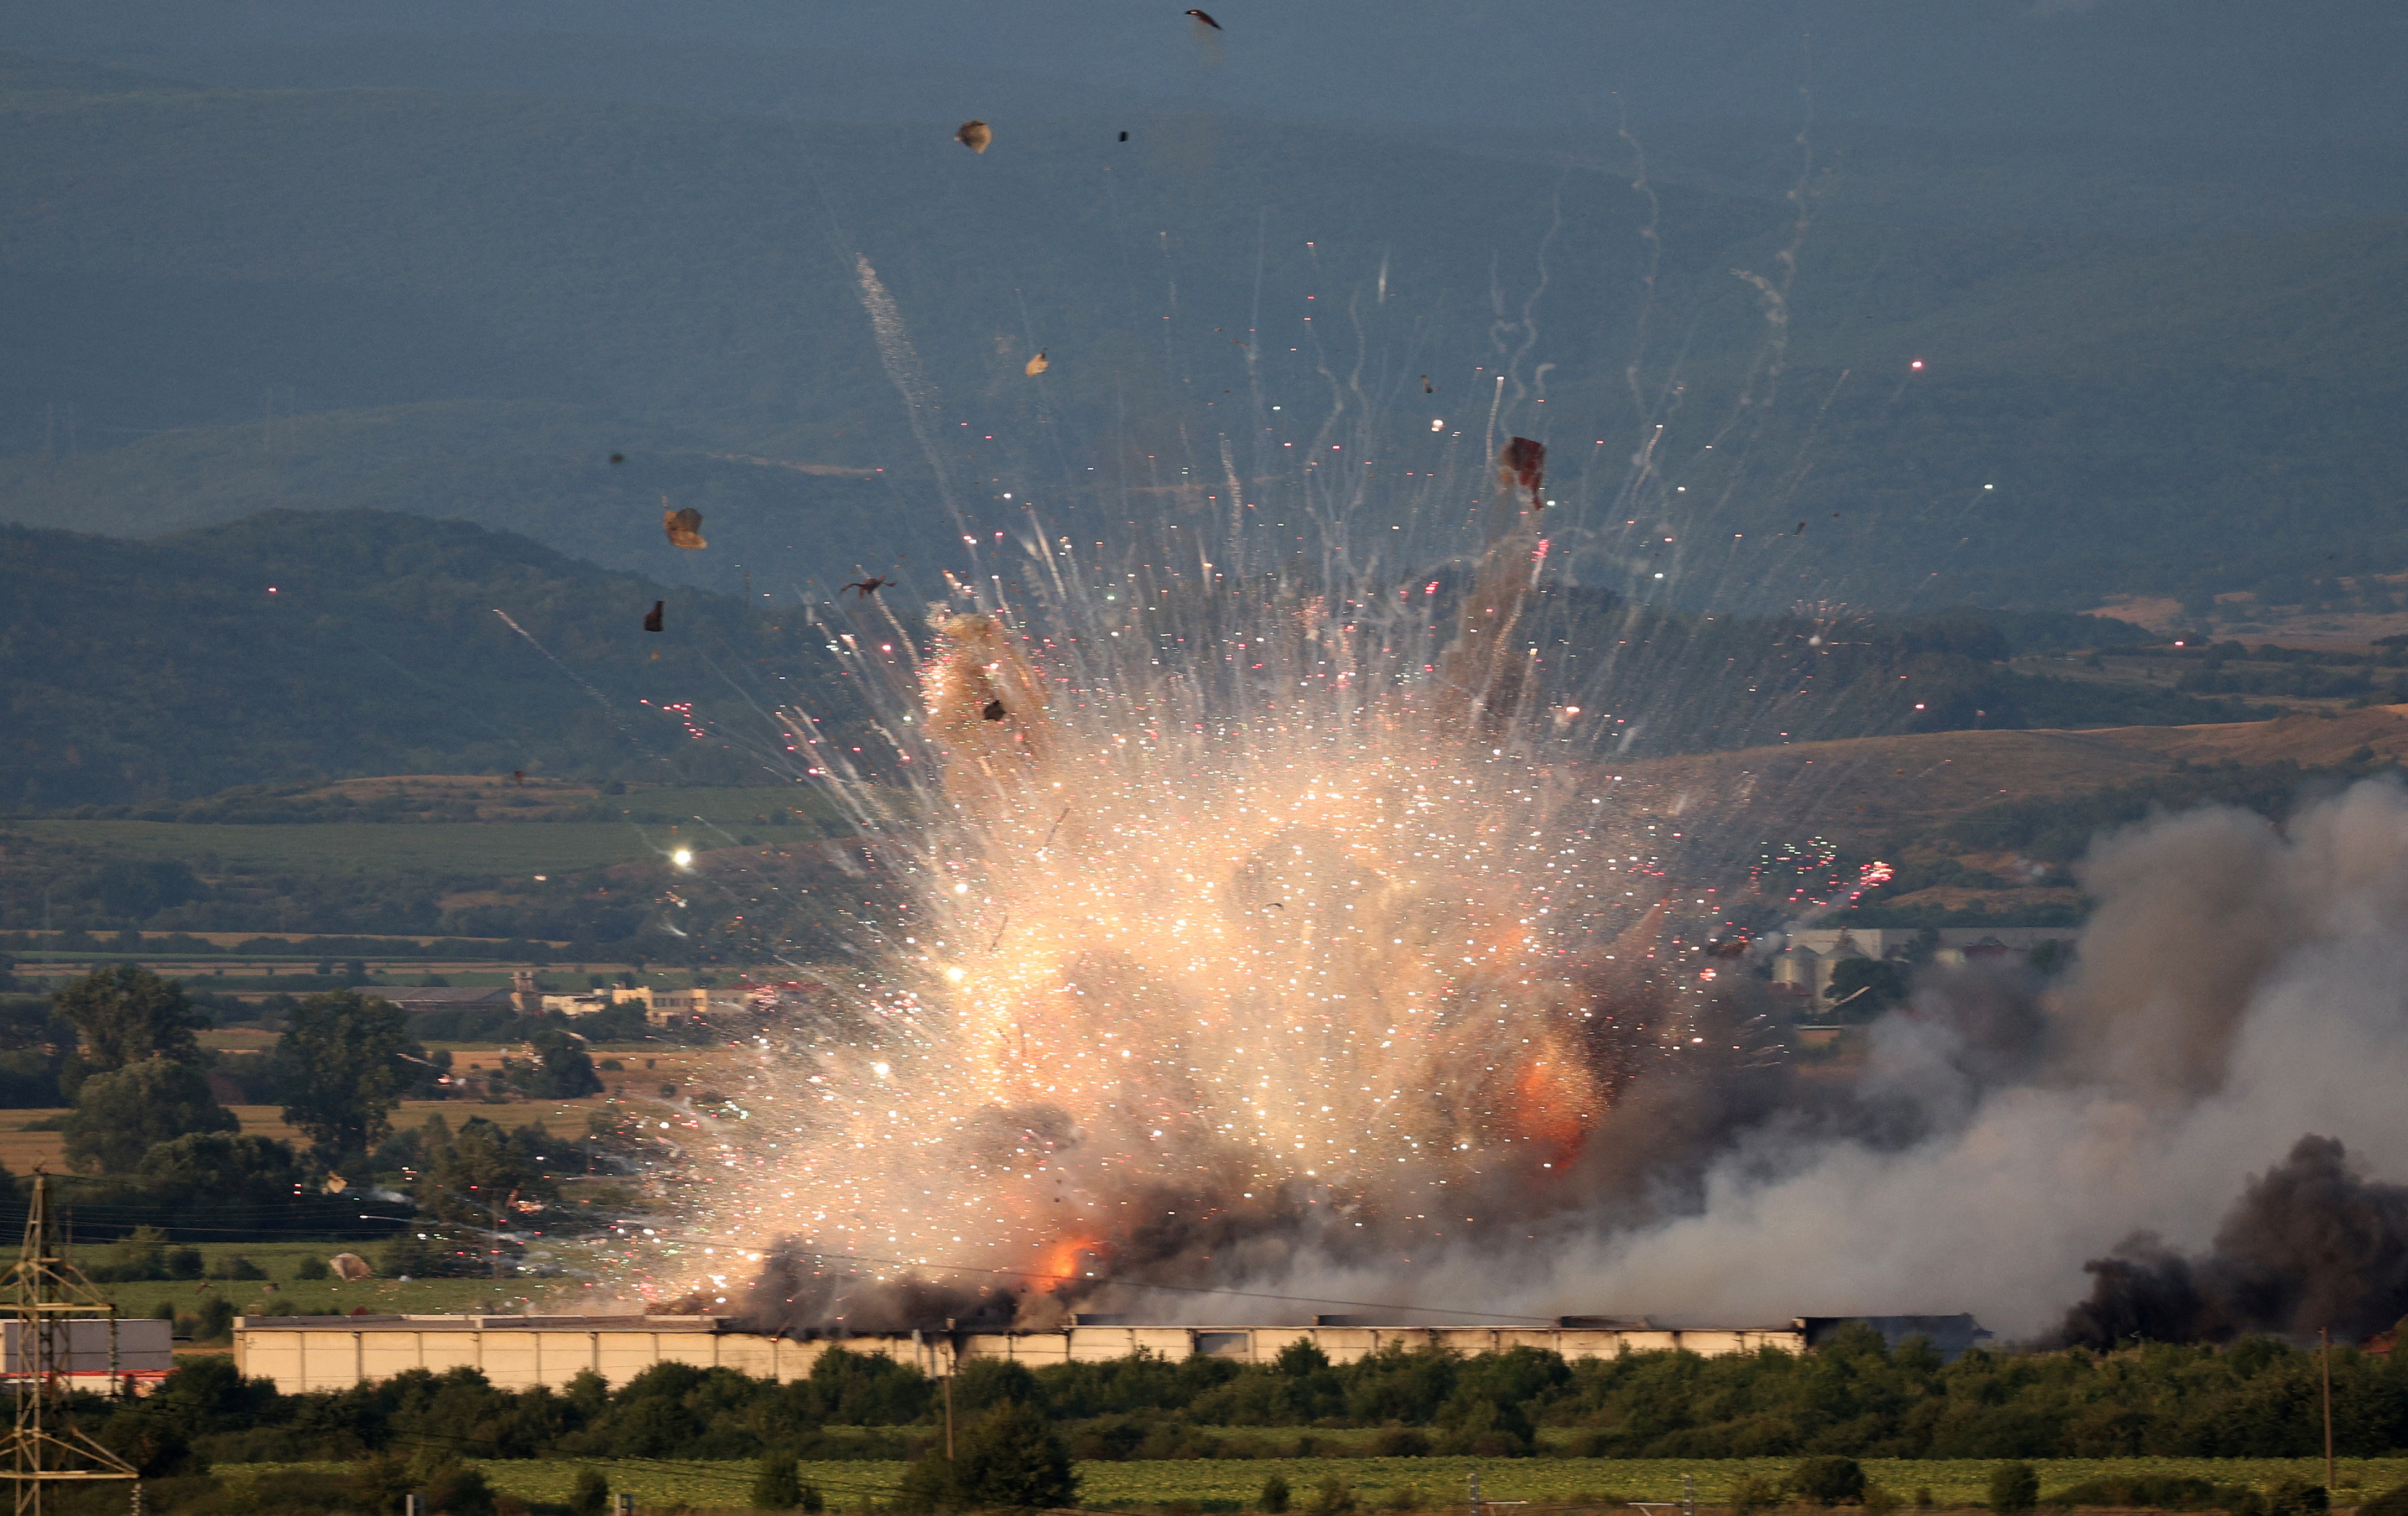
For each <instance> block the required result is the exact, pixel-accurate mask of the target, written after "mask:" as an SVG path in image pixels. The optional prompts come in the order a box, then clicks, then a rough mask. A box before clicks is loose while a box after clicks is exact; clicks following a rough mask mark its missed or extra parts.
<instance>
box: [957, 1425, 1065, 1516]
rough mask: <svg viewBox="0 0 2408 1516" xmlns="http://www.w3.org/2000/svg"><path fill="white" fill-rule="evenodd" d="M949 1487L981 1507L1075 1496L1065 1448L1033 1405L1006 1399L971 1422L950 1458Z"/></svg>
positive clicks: (1057, 1501)
mask: <svg viewBox="0 0 2408 1516" xmlns="http://www.w3.org/2000/svg"><path fill="white" fill-rule="evenodd" d="M953 1493H954V1494H955V1495H956V1496H957V1497H958V1498H959V1499H961V1500H962V1501H964V1502H966V1503H968V1504H969V1505H972V1506H977V1507H981V1508H984V1509H995V1508H998V1507H1016V1508H1024V1509H1057V1508H1059V1507H1063V1506H1068V1505H1069V1504H1070V1503H1071V1502H1072V1501H1074V1500H1076V1499H1077V1498H1078V1495H1079V1478H1078V1476H1077V1475H1076V1474H1075V1473H1073V1472H1072V1471H1071V1468H1070V1452H1069V1450H1068V1448H1066V1447H1064V1446H1063V1445H1062V1439H1061V1438H1060V1437H1056V1436H1054V1427H1053V1424H1052V1423H1049V1422H1048V1421H1046V1419H1045V1417H1044V1416H1043V1415H1042V1414H1041V1413H1039V1411H1038V1410H1037V1409H1035V1408H1034V1407H1031V1406H1028V1405H1025V1404H1024V1403H1021V1402H1018V1401H1006V1402H1004V1403H1003V1404H1002V1405H999V1406H997V1407H996V1408H995V1409H993V1410H990V1411H988V1412H987V1413H986V1414H985V1415H984V1416H982V1417H980V1418H979V1419H978V1420H977V1421H976V1422H974V1423H971V1425H970V1428H969V1430H968V1432H966V1433H964V1434H963V1435H962V1438H961V1443H960V1447H959V1450H958V1456H957V1457H956V1458H955V1459H954V1460H953Z"/></svg>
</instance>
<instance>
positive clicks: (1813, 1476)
mask: <svg viewBox="0 0 2408 1516" xmlns="http://www.w3.org/2000/svg"><path fill="white" fill-rule="evenodd" d="M1789 1488H1790V1489H1792V1490H1794V1491H1796V1492H1797V1494H1798V1496H1799V1499H1801V1500H1804V1501H1806V1502H1808V1503H1809V1504H1811V1505H1816V1506H1847V1505H1854V1504H1856V1502H1858V1501H1860V1500H1862V1499H1864V1497H1865V1471H1864V1469H1863V1467H1862V1466H1860V1465H1858V1464H1857V1462H1856V1460H1855V1459H1853V1458H1841V1457H1837V1456H1827V1457H1822V1458H1809V1459H1807V1460H1806V1461H1805V1462H1804V1463H1801V1464H1799V1466H1797V1467H1796V1468H1793V1469H1791V1470H1790V1471H1789Z"/></svg>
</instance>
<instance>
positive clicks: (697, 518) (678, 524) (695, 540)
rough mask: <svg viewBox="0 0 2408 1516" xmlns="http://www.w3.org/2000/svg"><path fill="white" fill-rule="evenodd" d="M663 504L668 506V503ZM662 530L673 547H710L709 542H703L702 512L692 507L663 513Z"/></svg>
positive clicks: (682, 507)
mask: <svg viewBox="0 0 2408 1516" xmlns="http://www.w3.org/2000/svg"><path fill="white" fill-rule="evenodd" d="M662 504H664V505H666V504H667V501H663V502H662ZM661 530H662V531H664V532H667V534H668V535H669V543H670V545H671V546H672V547H679V548H707V547H710V543H709V542H707V541H705V540H703V536H702V512H701V511H698V510H696V509H695V508H693V507H692V506H681V507H679V508H677V509H675V510H664V511H662V512H661Z"/></svg>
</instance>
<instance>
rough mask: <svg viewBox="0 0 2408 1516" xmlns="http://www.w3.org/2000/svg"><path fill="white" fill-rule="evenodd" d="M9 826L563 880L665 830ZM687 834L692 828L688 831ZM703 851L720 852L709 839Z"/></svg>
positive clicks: (632, 854) (333, 864)
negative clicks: (550, 874)
mask: <svg viewBox="0 0 2408 1516" xmlns="http://www.w3.org/2000/svg"><path fill="white" fill-rule="evenodd" d="M12 825H13V826H14V828H15V829H16V830H19V831H23V832H31V833H33V834H35V835H36V836H37V837H57V838H59V839H61V840H63V841H68V842H98V843H104V844H107V845H109V846H112V847H118V848H124V849H126V850H128V851H135V852H142V853H148V854H150V855H151V856H153V857H158V858H187V859H189V858H206V857H216V858H220V859H222V860H224V861H225V862H227V863H230V864H249V865H252V866H254V867H266V868H286V869H296V870H300V871H303V872H309V873H316V872H322V871H325V870H330V869H342V870H346V871H348V870H351V869H357V868H374V867H386V868H394V867H400V868H425V869H433V870H437V871H439V872H442V873H447V874H517V873H532V872H538V871H548V870H552V869H559V870H561V871H563V872H566V871H567V870H569V869H573V868H593V867H597V866H600V865H608V864H625V863H634V862H636V861H638V860H639V859H657V858H661V857H663V856H666V855H667V852H668V851H669V836H670V834H669V829H668V827H667V825H639V824H638V823H636V822H558V823H552V824H534V823H530V824H526V825H516V826H514V825H510V824H508V823H506V822H432V823H429V824H426V825H421V826H382V825H377V824H373V823H348V822H336V823H333V824H330V825H317V826H204V825H187V824H184V823H182V822H50V821H43V822H14V823H12ZM688 829H689V830H693V829H694V828H693V824H692V823H688ZM681 835H682V834H681ZM703 845H704V846H706V847H709V846H714V845H715V846H721V847H724V846H727V845H728V844H727V843H726V842H725V841H724V840H723V839H719V838H717V837H715V836H713V838H712V840H711V841H710V842H705V843H704V844H703Z"/></svg>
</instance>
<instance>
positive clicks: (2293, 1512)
mask: <svg viewBox="0 0 2408 1516" xmlns="http://www.w3.org/2000/svg"><path fill="white" fill-rule="evenodd" d="M2331 1504H2332V1499H2331V1496H2330V1495H2328V1494H2327V1493H2326V1490H2325V1487H2324V1486H2323V1485H2321V1484H2310V1483H2308V1482H2307V1481H2305V1480H2296V1479H2281V1480H2275V1481H2274V1482H2273V1483H2272V1484H2270V1485H2268V1486H2266V1516H2316V1513H2318V1512H2320V1511H2323V1510H2325V1509H2328V1508H2329V1506H2330V1505H2331Z"/></svg>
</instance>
